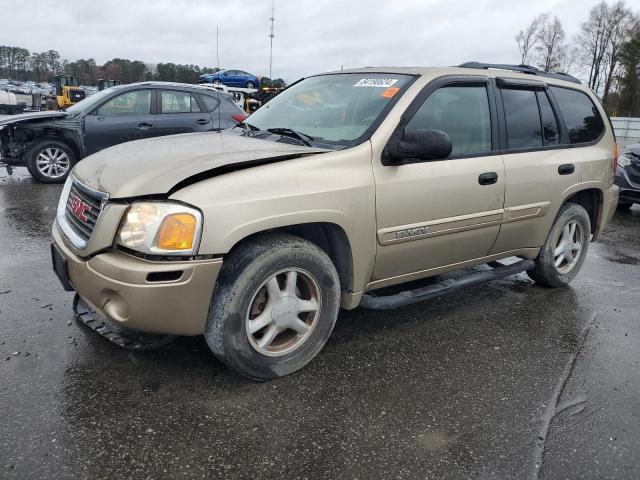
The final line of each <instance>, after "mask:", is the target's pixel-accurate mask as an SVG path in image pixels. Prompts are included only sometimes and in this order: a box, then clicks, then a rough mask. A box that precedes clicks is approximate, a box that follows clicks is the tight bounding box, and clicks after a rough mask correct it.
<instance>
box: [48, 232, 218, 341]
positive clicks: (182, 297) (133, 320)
mask: <svg viewBox="0 0 640 480" xmlns="http://www.w3.org/2000/svg"><path fill="white" fill-rule="evenodd" d="M52 234H53V240H54V243H55V245H56V247H57V248H58V250H59V251H60V253H61V254H62V255H63V256H64V258H65V259H66V263H67V269H68V275H69V281H70V282H71V284H72V285H73V287H74V288H75V290H76V292H77V293H78V295H80V297H82V298H83V299H84V300H85V301H86V302H88V303H89V304H90V305H91V306H92V307H93V308H95V309H96V310H97V311H98V312H100V313H102V314H103V315H104V316H105V317H107V318H108V319H109V320H111V321H112V322H115V323H116V324H118V325H121V326H123V327H126V328H129V329H132V330H138V331H141V332H149V333H157V334H163V335H200V334H202V333H204V329H205V325H206V322H207V317H208V312H209V304H210V302H211V295H212V293H213V287H214V285H215V282H216V279H217V278H218V274H219V272H220V269H221V267H222V260H221V259H212V260H194V261H179V262H178V261H175V262H174V261H162V262H155V261H154V262H152V261H149V260H144V259H141V258H138V257H134V256H132V255H128V254H126V253H122V252H118V251H111V252H105V253H100V254H98V255H95V256H93V257H91V258H89V259H85V258H82V257H78V256H77V255H75V254H74V253H73V252H72V251H71V249H70V248H69V247H68V246H67V244H66V242H65V240H64V239H63V237H62V234H61V232H60V230H59V228H58V225H57V224H56V223H54V225H53V231H52ZM150 274H152V275H151V277H150V276H149V275H150ZM178 274H179V276H178ZM172 276H173V277H174V278H176V279H175V280H169V281H162V280H161V279H162V278H168V277H172ZM156 279H160V281H155V280H156Z"/></svg>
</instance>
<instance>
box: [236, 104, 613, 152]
mask: <svg viewBox="0 0 640 480" xmlns="http://www.w3.org/2000/svg"><path fill="white" fill-rule="evenodd" d="M231 118H233V119H234V120H235V121H236V122H238V123H240V122H244V119H245V118H247V116H246V115H241V114H239V113H238V114H236V115H231ZM616 148H617V147H616ZM616 151H617V150H616ZM617 157H618V155H617V154H616V158H617ZM614 163H615V162H614Z"/></svg>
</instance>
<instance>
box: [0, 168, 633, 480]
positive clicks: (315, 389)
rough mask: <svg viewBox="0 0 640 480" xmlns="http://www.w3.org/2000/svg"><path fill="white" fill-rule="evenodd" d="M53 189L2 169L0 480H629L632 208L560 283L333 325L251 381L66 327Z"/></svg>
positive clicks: (349, 315)
mask: <svg viewBox="0 0 640 480" xmlns="http://www.w3.org/2000/svg"><path fill="white" fill-rule="evenodd" d="M60 190H61V187H60V186H46V185H39V184H35V183H33V182H32V181H31V179H30V178H29V176H28V174H26V171H25V170H24V169H16V171H15V174H14V175H13V176H11V177H9V176H7V173H6V170H5V169H4V168H2V167H0V245H2V247H1V248H0V355H1V357H0V411H1V412H2V413H1V414H0V478H3V479H12V478H21V479H22V478H154V479H158V478H263V479H270V478H278V479H282V478H308V479H316V478H326V479H336V478H363V479H364V478H410V479H414V478H438V479H466V478H473V479H511V478H514V479H515V478H518V479H526V478H531V479H536V478H541V479H561V478H562V479H564V478H571V479H579V478H588V479H605V478H607V479H608V478H612V479H613V478H615V479H635V478H640V456H639V455H638V454H639V453H640V348H638V346H639V345H640V314H639V312H640V306H639V300H640V208H638V206H636V207H634V210H632V211H631V212H630V213H627V214H617V215H616V216H615V217H614V219H613V221H612V223H611V225H610V226H609V227H608V228H607V231H606V234H605V236H604V237H603V238H602V239H601V240H600V242H599V243H596V244H592V245H591V249H590V251H589V258H588V259H587V262H586V264H585V267H584V268H583V270H582V272H581V273H580V274H579V276H578V277H577V278H576V280H575V281H574V282H573V283H572V284H571V286H570V287H568V288H564V289H559V290H548V289H545V288H542V287H538V286H536V285H534V284H533V283H532V282H531V281H529V280H528V279H527V278H526V277H525V276H522V275H520V276H516V277H510V278H508V279H506V280H504V281H500V282H495V283H490V284H485V285H482V286H479V287H475V288H472V289H468V290H467V291H465V292H462V293H458V294H452V295H451V296H448V297H442V298H441V299H438V300H434V301H430V302H427V303H424V304H418V305H413V306H410V307H405V308H403V309H400V310H396V311H393V312H385V313H380V312H373V311H367V310H356V311H353V312H342V313H341V314H340V316H339V318H338V323H337V325H336V328H335V331H334V333H333V335H332V337H331V339H330V340H329V343H328V344H327V346H326V347H325V348H324V350H323V351H322V352H321V354H320V355H319V356H318V357H317V358H316V360H315V361H314V362H313V363H312V364H311V365H310V366H308V367H307V368H305V369H304V370H302V371H301V372H299V373H297V374H294V375H292V376H290V377H287V378H283V379H279V380H277V381H272V382H268V383H259V384H258V383H253V382H250V381H247V380H244V379H242V378H240V377H238V376H237V375H235V374H234V373H232V372H230V371H228V370H227V369H226V368H225V367H224V366H223V365H221V364H220V363H219V362H218V361H217V360H216V359H215V358H214V357H213V356H212V355H211V354H210V353H209V352H208V349H207V346H206V343H205V341H204V339H203V338H201V337H198V338H180V339H178V340H176V341H175V342H174V343H172V344H171V345H169V346H166V347H164V348H162V349H160V350H156V351H153V352H142V353H132V352H129V351H126V350H122V349H120V348H119V347H117V346H115V345H113V344H111V343H109V342H107V341H105V340H104V339H102V338H101V337H99V336H98V335H97V334H96V333H94V332H92V331H90V330H88V329H87V328H84V327H83V326H81V325H79V324H77V323H76V322H75V321H73V317H72V313H71V302H72V294H70V293H67V292H64V291H63V290H62V288H61V287H60V284H59V282H58V281H57V279H56V278H55V276H54V274H53V272H52V271H51V268H50V260H49V229H50V225H51V222H52V220H53V217H54V213H55V206H56V203H57V198H58V195H59V192H60ZM540 462H541V464H542V466H541V468H537V467H536V463H540Z"/></svg>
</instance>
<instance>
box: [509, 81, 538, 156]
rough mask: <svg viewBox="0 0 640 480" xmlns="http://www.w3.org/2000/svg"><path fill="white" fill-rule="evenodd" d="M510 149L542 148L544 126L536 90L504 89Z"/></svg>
mask: <svg viewBox="0 0 640 480" xmlns="http://www.w3.org/2000/svg"><path fill="white" fill-rule="evenodd" d="M501 92H502V103H503V104H504V116H505V120H506V122H507V146H508V148H534V147H541V146H542V126H541V125H540V112H539V111H538V101H537V100H536V92H535V90H521V89H511V88H503V89H501Z"/></svg>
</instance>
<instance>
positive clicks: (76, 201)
mask: <svg viewBox="0 0 640 480" xmlns="http://www.w3.org/2000/svg"><path fill="white" fill-rule="evenodd" d="M71 210H72V211H73V213H75V214H76V217H78V218H79V219H80V220H82V221H83V222H86V221H87V216H86V215H85V213H86V212H90V211H91V205H88V204H87V203H85V202H83V201H82V200H80V197H78V196H77V195H76V194H75V193H72V194H71Z"/></svg>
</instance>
